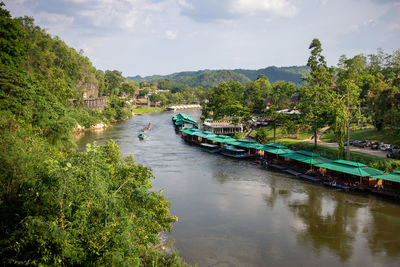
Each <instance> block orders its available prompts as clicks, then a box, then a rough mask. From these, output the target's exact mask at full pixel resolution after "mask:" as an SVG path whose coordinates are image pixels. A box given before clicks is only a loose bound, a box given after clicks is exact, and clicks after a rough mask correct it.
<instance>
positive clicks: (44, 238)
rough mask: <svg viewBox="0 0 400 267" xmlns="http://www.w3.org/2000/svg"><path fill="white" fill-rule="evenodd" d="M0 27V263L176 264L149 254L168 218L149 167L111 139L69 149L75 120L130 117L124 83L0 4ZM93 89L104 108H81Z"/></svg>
mask: <svg viewBox="0 0 400 267" xmlns="http://www.w3.org/2000/svg"><path fill="white" fill-rule="evenodd" d="M0 29H1V30H0V32H1V35H0V48H1V49H0V51H1V52H0V167H1V173H0V231H1V239H0V240H1V241H0V259H1V260H0V262H1V264H2V265H4V266H14V265H30V266H31V265H33V266H60V265H61V266H65V265H67V266H88V265H89V266H90V265H92V266H98V265H106V266H139V265H140V266H157V265H158V266H161V265H168V266H174V265H180V264H181V263H180V259H179V257H177V256H176V254H172V255H168V254H166V253H163V252H160V251H159V240H158V234H159V233H160V232H163V231H168V230H170V229H171V226H172V225H171V224H172V223H173V222H175V221H176V220H177V218H176V217H174V216H171V215H170V214H169V205H170V203H168V202H167V201H166V200H165V199H164V197H163V196H162V195H161V193H160V192H154V191H152V190H151V183H150V179H151V178H153V175H152V172H151V170H150V169H149V168H147V167H144V166H142V165H140V164H137V163H135V161H134V159H133V158H132V157H128V158H122V157H121V155H120V150H119V147H118V146H117V145H116V144H115V143H114V142H113V141H109V142H107V144H106V145H104V146H102V147H100V146H97V145H96V144H92V145H88V147H87V150H86V152H76V151H75V150H74V146H75V144H74V142H73V138H72V131H73V129H74V127H76V125H77V124H78V123H79V124H81V125H84V126H87V127H89V126H90V125H93V124H94V123H96V122H98V121H113V120H118V119H124V118H126V117H129V116H130V110H129V109H128V108H127V107H126V105H127V104H126V101H124V100H121V99H119V98H118V97H117V96H116V95H117V94H118V93H119V91H120V90H121V89H123V90H126V91H127V92H128V93H130V94H132V93H133V88H134V86H133V85H132V84H126V83H125V82H124V79H122V78H121V77H122V76H121V75H120V72H117V71H106V72H102V71H98V70H96V69H95V68H94V67H93V66H92V64H91V63H90V61H89V60H88V59H87V58H86V57H84V56H83V55H82V53H81V52H79V53H78V52H76V51H75V50H74V49H72V48H69V47H68V46H66V45H65V43H64V42H63V41H61V40H60V39H59V38H57V37H56V38H52V37H51V36H50V35H48V34H47V33H46V32H45V31H44V30H42V29H40V28H39V27H38V26H35V25H34V23H33V20H32V19H31V18H26V17H25V18H17V19H13V18H11V16H10V14H9V12H8V11H7V10H5V9H3V4H1V5H0ZM129 90H130V91H129ZM97 93H99V94H100V95H105V96H107V97H108V102H109V105H108V106H107V108H105V109H104V110H102V111H98V110H89V109H86V108H84V106H83V104H82V99H83V98H84V96H85V95H86V97H90V96H91V94H93V95H92V96H97ZM70 98H76V99H78V104H77V105H76V106H75V105H73V104H72V102H71V101H70Z"/></svg>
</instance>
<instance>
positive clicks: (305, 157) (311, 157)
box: [281, 150, 332, 165]
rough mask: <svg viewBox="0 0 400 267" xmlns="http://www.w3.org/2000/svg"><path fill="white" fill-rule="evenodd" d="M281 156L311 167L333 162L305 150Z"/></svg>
mask: <svg viewBox="0 0 400 267" xmlns="http://www.w3.org/2000/svg"><path fill="white" fill-rule="evenodd" d="M281 156H282V157H285V158H289V159H293V160H296V161H300V162H304V163H307V164H310V165H316V164H322V163H327V162H332V160H330V159H327V158H324V157H321V156H320V155H319V154H316V153H313V152H309V151H305V150H299V151H294V152H292V153H288V154H283V155H281Z"/></svg>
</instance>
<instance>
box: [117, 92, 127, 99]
mask: <svg viewBox="0 0 400 267" xmlns="http://www.w3.org/2000/svg"><path fill="white" fill-rule="evenodd" d="M118 97H119V98H122V99H125V98H127V95H126V93H125V92H120V93H119V94H118Z"/></svg>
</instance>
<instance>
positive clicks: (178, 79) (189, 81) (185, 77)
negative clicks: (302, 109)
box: [128, 66, 309, 89]
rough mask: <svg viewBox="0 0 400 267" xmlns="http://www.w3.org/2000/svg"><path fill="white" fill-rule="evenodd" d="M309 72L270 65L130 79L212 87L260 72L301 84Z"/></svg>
mask: <svg viewBox="0 0 400 267" xmlns="http://www.w3.org/2000/svg"><path fill="white" fill-rule="evenodd" d="M308 72H309V68H308V67H306V66H302V67H297V66H293V67H279V68H278V67H268V68H264V69H259V70H244V69H235V70H201V71H186V72H178V73H173V74H170V75H163V76H162V75H153V76H148V77H141V76H134V77H128V80H134V81H137V82H142V81H146V82H153V81H159V80H165V79H167V80H169V81H170V82H171V84H172V86H173V87H175V88H182V87H184V86H189V87H202V88H206V89H207V88H211V87H214V86H216V85H218V84H219V83H221V82H223V81H224V82H229V81H236V82H240V83H241V84H242V85H245V84H246V83H247V82H249V81H251V80H255V79H257V77H258V76H259V75H260V74H263V75H265V76H266V77H268V80H269V81H270V82H272V83H274V82H276V81H286V82H292V83H294V84H300V83H301V78H302V76H304V75H306V74H307V73H308Z"/></svg>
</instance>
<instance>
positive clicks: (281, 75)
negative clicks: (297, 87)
mask: <svg viewBox="0 0 400 267" xmlns="http://www.w3.org/2000/svg"><path fill="white" fill-rule="evenodd" d="M233 71H234V72H236V73H241V74H243V75H246V77H248V78H249V79H250V80H255V79H257V77H258V75H260V74H264V75H265V76H267V77H268V80H269V81H270V82H271V83H274V82H276V81H286V82H293V83H294V84H300V83H301V77H303V75H305V74H307V73H308V72H309V70H308V67H306V66H300V67H298V66H292V67H279V68H278V67H275V66H272V67H268V68H265V69H259V70H244V69H236V70H233Z"/></svg>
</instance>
